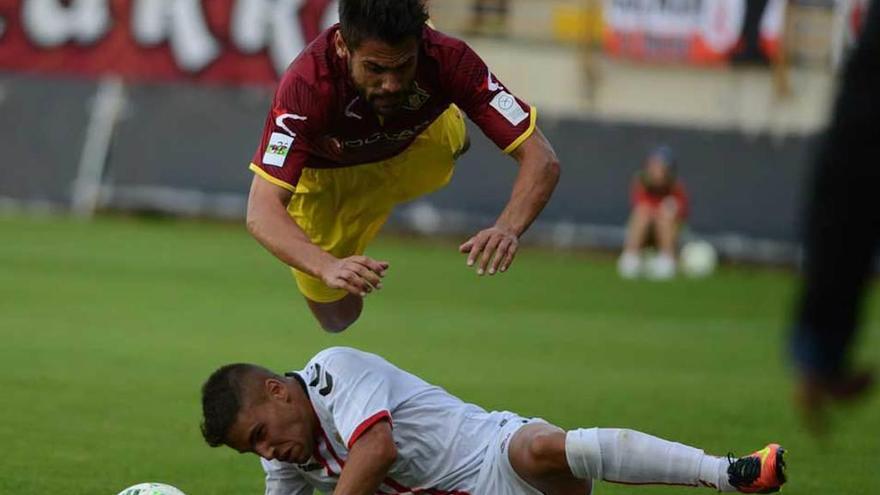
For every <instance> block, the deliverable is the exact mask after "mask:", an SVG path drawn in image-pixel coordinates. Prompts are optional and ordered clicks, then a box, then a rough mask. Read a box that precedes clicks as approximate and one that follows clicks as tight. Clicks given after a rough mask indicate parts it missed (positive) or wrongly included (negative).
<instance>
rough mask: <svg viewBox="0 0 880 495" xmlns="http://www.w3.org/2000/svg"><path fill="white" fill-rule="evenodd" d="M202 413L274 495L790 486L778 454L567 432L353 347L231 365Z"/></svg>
mask: <svg viewBox="0 0 880 495" xmlns="http://www.w3.org/2000/svg"><path fill="white" fill-rule="evenodd" d="M202 408H203V414H204V419H203V423H202V434H203V435H204V437H205V440H206V441H207V442H208V444H210V445H211V446H214V447H216V446H220V445H227V446H229V447H231V448H233V449H235V450H237V451H239V452H242V453H246V452H250V453H254V454H257V455H259V456H260V457H262V459H263V460H262V463H263V468H264V469H265V471H266V494H267V495H309V494H311V493H312V492H313V490H315V489H316V490H318V491H320V492H322V493H334V494H344V495H358V494H363V495H367V494H369V495H373V494H376V493H385V494H404V493H427V494H450V495H452V494H457V495H467V494H474V495H530V494H539V493H544V494H548V495H574V494H579V495H581V494H587V493H589V492H590V491H591V488H592V480H605V481H611V482H616V483H629V484H664V485H684V486H697V487H707V488H712V489H717V490H718V491H722V492H734V491H739V492H743V493H769V492H774V491H778V490H779V488H780V487H781V486H782V484H783V483H784V482H785V475H784V467H785V464H784V462H783V449H782V448H780V447H779V446H778V445H775V444H770V445H768V446H767V447H765V448H763V449H761V450H759V451H757V452H755V453H754V454H752V455H749V456H746V457H741V458H738V459H732V458H724V457H715V456H710V455H706V454H705V453H703V451H702V450H700V449H697V448H694V447H688V446H686V445H682V444H679V443H674V442H670V441H667V440H663V439H660V438H656V437H653V436H651V435H647V434H645V433H640V432H637V431H632V430H625V429H615V428H590V429H578V430H571V431H567V432H566V431H563V430H562V429H561V428H558V427H556V426H553V425H551V424H549V423H547V422H545V421H543V420H541V419H533V418H532V419H529V418H522V417H520V416H518V415H516V414H514V413H510V412H486V411H485V410H483V409H482V408H480V407H478V406H476V405H473V404H468V403H465V402H462V401H461V400H459V399H458V398H456V397H454V396H452V395H450V394H449V393H447V392H446V391H444V390H443V389H442V388H439V387H436V386H433V385H430V384H428V383H426V382H424V381H423V380H421V379H419V378H418V377H416V376H414V375H412V374H409V373H407V372H405V371H403V370H401V369H399V368H396V367H395V366H393V365H392V364H390V363H388V362H387V361H385V360H384V359H382V358H381V357H379V356H376V355H373V354H368V353H365V352H361V351H358V350H355V349H350V348H343V347H334V348H330V349H326V350H324V351H322V352H320V353H318V354H317V355H316V356H315V357H313V358H312V359H311V361H309V362H308V363H307V364H306V367H305V369H303V370H302V371H298V372H292V373H287V374H285V375H284V376H281V375H277V374H275V373H273V372H271V371H269V370H267V369H265V368H262V367H259V366H256V365H251V364H232V365H227V366H223V367H222V368H220V369H218V370H217V371H215V372H214V373H213V374H212V375H211V376H210V378H208V380H207V382H205V384H204V385H203V387H202Z"/></svg>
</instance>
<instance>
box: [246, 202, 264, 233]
mask: <svg viewBox="0 0 880 495" xmlns="http://www.w3.org/2000/svg"><path fill="white" fill-rule="evenodd" d="M245 224H246V225H247V230H248V232H250V234H251V235H252V236H254V237H256V238H257V239H259V238H260V232H261V231H262V229H261V227H262V222H261V221H260V216H259V215H257V214H256V213H254V211H253V209H252V208H248V212H247V219H246V220H245Z"/></svg>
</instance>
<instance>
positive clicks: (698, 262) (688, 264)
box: [681, 241, 718, 278]
mask: <svg viewBox="0 0 880 495" xmlns="http://www.w3.org/2000/svg"><path fill="white" fill-rule="evenodd" d="M717 264H718V253H716V252H715V248H713V247H712V245H711V244H709V243H708V242H706V241H692V242H688V243H687V244H685V245H684V247H682V248H681V270H682V271H683V272H684V274H685V275H687V276H688V277H694V278H701V277H707V276H709V275H711V274H712V272H714V271H715V266H716V265H717Z"/></svg>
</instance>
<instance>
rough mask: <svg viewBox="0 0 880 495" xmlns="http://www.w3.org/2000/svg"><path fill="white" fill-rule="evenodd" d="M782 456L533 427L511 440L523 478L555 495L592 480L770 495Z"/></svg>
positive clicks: (779, 478) (770, 450)
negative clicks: (721, 452)
mask: <svg viewBox="0 0 880 495" xmlns="http://www.w3.org/2000/svg"><path fill="white" fill-rule="evenodd" d="M783 452H784V450H783V449H782V448H780V447H779V446H778V445H775V444H771V445H769V446H767V447H765V448H764V449H762V450H760V451H758V452H755V453H754V454H752V455H750V456H746V457H741V458H739V459H730V460H728V459H727V458H724V457H715V456H711V455H707V454H706V453H704V452H703V451H702V450H700V449H697V448H694V447H689V446H687V445H683V444H680V443H676V442H670V441H668V440H664V439H661V438H657V437H654V436H651V435H648V434H645V433H641V432H638V431H633V430H626V429H617V428H591V429H586V430H584V429H581V430H572V431H569V432H565V431H563V430H561V429H560V428H557V427H555V426H553V425H549V424H544V423H532V424H528V425H525V426H523V427H522V428H520V429H519V430H518V431H517V432H516V434H514V435H513V437H512V438H511V440H510V448H509V457H510V463H511V465H512V466H513V468H514V470H515V471H516V472H517V473H518V474H519V476H520V477H522V478H523V479H524V480H526V481H527V482H528V483H529V484H530V485H532V486H534V487H535V488H537V489H538V490H540V491H542V492H543V493H545V494H552V495H574V494H576V493H579V494H583V493H587V492H586V489H585V485H584V481H585V480H594V479H595V480H604V481H609V482H614V483H623V484H636V485H639V484H657V485H682V486H694V487H706V488H711V489H715V490H717V491H721V492H735V491H740V492H743V493H757V492H759V491H760V492H762V493H770V492H772V491H778V489H779V487H780V486H782V484H783V483H785V475H784V468H785V463H784V461H783Z"/></svg>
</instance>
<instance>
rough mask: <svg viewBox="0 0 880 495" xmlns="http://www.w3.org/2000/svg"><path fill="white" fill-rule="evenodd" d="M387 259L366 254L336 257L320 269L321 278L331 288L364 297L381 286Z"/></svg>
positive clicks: (386, 267) (387, 264)
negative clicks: (369, 256) (383, 259)
mask: <svg viewBox="0 0 880 495" xmlns="http://www.w3.org/2000/svg"><path fill="white" fill-rule="evenodd" d="M389 266H390V265H389V263H388V262H387V261H376V260H374V259H372V258H368V257H366V256H349V257H348V258H342V259H337V260H335V261H334V262H332V263H330V264H328V265H327V266H326V267H325V268H324V269H323V270H322V271H321V280H322V281H323V282H324V283H325V284H327V287H330V288H331V289H343V290H346V291H348V292H349V293H351V294H354V295H356V296H360V297H366V295H367V294H369V293H371V292H373V291H374V290H379V289H381V288H382V278H383V277H384V276H385V271H386V270H388V267H389Z"/></svg>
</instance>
